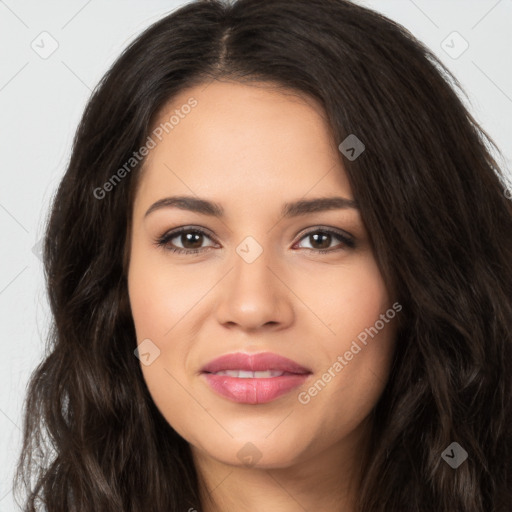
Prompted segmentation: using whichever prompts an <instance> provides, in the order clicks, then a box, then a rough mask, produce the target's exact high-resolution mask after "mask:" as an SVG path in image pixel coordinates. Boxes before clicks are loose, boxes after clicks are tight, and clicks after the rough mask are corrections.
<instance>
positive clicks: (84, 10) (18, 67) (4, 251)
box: [0, 0, 512, 512]
mask: <svg viewBox="0 0 512 512" xmlns="http://www.w3.org/2000/svg"><path fill="white" fill-rule="evenodd" d="M184 3H187V2H184V1H171V0H168V1H163V0H146V1H144V2H142V1H140V0H139V1H135V0H111V1H105V0H104V1H100V0H88V1H87V0H66V1H65V0H58V1H57V0H53V1H45V2H40V1H37V0H23V1H22V0H5V1H2V0H0V63H1V65H0V113H1V115H0V141H1V150H2V151H1V160H0V177H1V180H0V231H1V245H0V258H1V259H0V262H1V265H0V324H1V325H3V331H2V333H1V338H0V348H1V355H0V462H1V464H0V512H11V511H15V510H18V507H16V506H15V504H14V501H13V497H12V493H11V483H12V475H13V469H14V464H15V462H16V459H17V456H18V453H19V448H20V441H21V427H22V421H21V412H22V406H23V400H24V398H25V392H26V385H27V382H28V378H29V376H30V374H31V372H32V371H33V370H34V368H35V367H36V365H37V364H38V363H39V361H40V360H41V358H42V356H43V353H44V345H45V338H46V335H47V333H48V327H49V325H50V317H49V308H48V303H47V299H46V294H45V288H44V286H45V285H44V279H43V269H42V264H41V260H40V253H39V249H40V245H39V242H40V240H41V236H42V234H43V228H44V224H45V221H46V215H47V211H48V207H49V202H50V199H51V198H52V196H53V194H54V193H55V191H56V188H57V185H58V183H59V180H60V179H61V177H62V175H63V173H64V171H65V168H66V164H67V162H68V159H69V156H70V148H71V142H72V138H73V135H74V132H75V129H76V126H77V124H78V122H79V119H80V117H81V114H82V111H83V108H84V106H85V103H86V101H87V99H88V97H89V96H90V93H91V91H92V89H93V88H94V87H95V85H96V84H97V82H98V81H99V80H100V78H101V77H102V75H103V74H104V73H105V71H106V70H107V69H108V68H109V66H110V65H111V64H112V63H113V61H114V60H115V59H116V58H117V56H119V54H120V52H121V51H122V49H123V48H125V46H126V45H127V44H128V43H129V42H130V41H132V40H133V39H134V38H135V37H136V36H137V35H138V34H139V33H140V32H141V31H142V30H143V29H145V28H146V27H147V26H149V25H150V24H152V23H154V22H155V21H157V20H158V19H160V18H161V17H163V16H164V15H165V14H167V13H169V12H171V11H173V10H174V9H176V8H177V7H179V6H181V5H183V4H184ZM358 3H360V4H362V5H366V6H368V7H371V8H373V9H375V10H378V11H380V12H382V13H383V14H385V15H387V16H388V17H390V18H392V19H393V20H396V21H397V22H399V23H401V24H402V25H404V26H405V27H406V28H407V29H408V30H409V31H410V32H412V33H413V34H414V35H415V36H416V37H417V38H418V39H420V40H421V41H423V42H424V43H425V44H426V45H427V46H429V47H430V48H431V49H432V50H433V51H434V52H435V53H436V54H437V55H438V56H439V57H440V58H441V59H442V61H443V62H444V63H445V64H446V65H447V66H448V67H449V69H451V70H452V71H453V72H454V74H455V75H456V77H457V78H458V79H459V80H460V82H461V83H462V85H463V87H464V89H465V90H466V92H467V93H468V95H469V98H470V103H466V104H467V106H468V108H469V110H470V111H471V112H472V113H473V114H474V116H475V117H476V119H477V121H479V122H480V123H481V125H482V127H483V128H484V129H485V130H486V131H487V132H488V133H489V135H490V136H491V137H492V138H493V139H494V140H495V142H496V143H497V144H498V146H499V147H500V148H501V150H502V152H503V153H504V155H505V162H503V163H504V164H505V165H506V166H507V168H508V169H510V168H511V167H510V158H511V156H512V140H511V137H510V134H511V132H512V70H511V68H512V62H511V57H510V53H509V49H510V48H512V33H511V32H512V31H511V30H510V29H511V27H512V2H511V1H510V0H499V1H498V0H472V1H471V0H372V1H370V0H368V1H364V0H358ZM454 32H456V34H454ZM51 52H53V53H51ZM49 53H51V54H49ZM464 101H465V100H464ZM449 150H450V148H449V147H447V148H446V151H449ZM509 172H510V171H509Z"/></svg>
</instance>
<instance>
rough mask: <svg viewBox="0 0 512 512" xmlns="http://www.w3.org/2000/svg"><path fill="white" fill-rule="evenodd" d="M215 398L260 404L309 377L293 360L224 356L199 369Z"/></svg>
mask: <svg viewBox="0 0 512 512" xmlns="http://www.w3.org/2000/svg"><path fill="white" fill-rule="evenodd" d="M201 373H202V375H203V378H204V379H205V380H206V382H207V384H208V385H209V386H210V387H211V388H212V389H213V391H215V392H216V393H218V394H219V395H221V396H223V397H225V398H228V399H229V400H231V401H234V402H237V403H245V404H252V405H254V404H263V403H267V402H270V401H272V400H275V399H276V398H278V397H280V396H282V395H284V394H286V393H288V392H290V391H291V390H292V389H294V388H296V387H297V386H300V385H301V384H303V383H304V381H305V380H307V378H308V377H309V376H310V375H311V374H312V372H311V370H310V369H308V368H305V367H303V366H301V365H299V364H298V363H296V362H295V361H292V360H291V359H288V358H286V357H283V356H279V355H277V354H273V353H271V352H264V353H260V354H244V353H241V352H238V353H234V354H226V355H224V356H221V357H219V358H217V359H214V360H213V361H211V362H209V363H208V364H207V365H205V366H204V367H203V368H202V369H201Z"/></svg>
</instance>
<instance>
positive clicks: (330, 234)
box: [301, 229, 355, 253]
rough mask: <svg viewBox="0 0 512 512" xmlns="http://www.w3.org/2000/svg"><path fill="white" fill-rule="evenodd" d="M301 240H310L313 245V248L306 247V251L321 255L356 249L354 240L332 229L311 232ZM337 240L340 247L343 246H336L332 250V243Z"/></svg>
mask: <svg viewBox="0 0 512 512" xmlns="http://www.w3.org/2000/svg"><path fill="white" fill-rule="evenodd" d="M301 240H308V242H309V243H310V245H311V247H304V248H305V249H307V250H311V251H315V252H319V253H326V252H335V251H338V250H342V249H346V248H354V247H355V242H354V240H353V239H352V238H350V237H349V236H347V235H344V234H342V233H338V232H337V231H333V230H330V229H317V230H315V231H310V232H309V233H306V234H305V235H304V236H303V237H302V238H301ZM335 240H338V242H339V243H338V245H341V247H338V248H336V246H334V248H332V247H333V246H332V242H333V241H335Z"/></svg>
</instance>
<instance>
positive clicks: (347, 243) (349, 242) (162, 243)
mask: <svg viewBox="0 0 512 512" xmlns="http://www.w3.org/2000/svg"><path fill="white" fill-rule="evenodd" d="M184 233H195V234H201V235H204V236H206V237H208V238H210V239H212V240H213V238H212V237H211V236H210V235H209V234H208V233H207V232H206V231H204V230H203V229H201V228H190V227H189V228H187V227H184V228H179V229H177V230H176V231H170V232H168V233H165V234H164V235H162V236H161V237H158V238H157V239H156V240H155V241H154V243H155V245H156V246H157V247H159V248H161V249H163V250H164V251H171V252H173V253H178V254H196V253H199V252H203V251H204V250H207V249H211V248H212V247H202V248H199V249H182V248H181V247H170V245H169V241H170V240H172V239H173V238H176V237H177V236H179V235H182V234H184ZM318 233H321V234H324V235H334V237H336V238H338V239H339V240H340V241H341V242H342V244H343V246H344V247H341V248H338V249H310V248H309V247H305V248H303V249H305V250H307V251H311V252H315V253H320V254H326V253H332V252H338V251H342V250H345V249H346V248H348V249H354V248H355V245H356V244H355V240H354V239H353V238H351V237H349V236H347V235H344V234H342V233H341V232H339V231H335V230H333V229H327V228H325V229H324V228H316V229H314V230H311V231H308V232H307V233H304V235H302V237H301V238H300V239H299V242H300V241H301V240H302V239H304V238H306V237H307V236H310V235H312V234H318ZM213 241H215V240H213Z"/></svg>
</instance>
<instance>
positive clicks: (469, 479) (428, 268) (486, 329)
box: [14, 0, 512, 512]
mask: <svg viewBox="0 0 512 512" xmlns="http://www.w3.org/2000/svg"><path fill="white" fill-rule="evenodd" d="M215 79H217V80H220V79H224V80H232V81H237V82H239V83H256V82H261V83H264V82H265V83H269V84H274V85H277V86H278V87H279V88H281V89H282V90H283V91H295V92H297V93H301V94H305V95H307V96H308V97H312V98H314V99H316V100H318V102H319V104H320V105H321V106H322V107H323V109H324V111H325V115H326V116H327V120H328V122H329V125H330V128H331V129H332V135H333V137H334V139H335V140H336V141H337V142H338V143H341V142H342V141H343V140H344V139H345V138H346V137H347V136H348V135H349V134H355V135H356V136H357V137H358V138H359V139H360V140H361V141H363V143H364V144H365V148H366V149H365V151H364V152H363V153H362V154H361V155H360V156H359V157H358V158H357V159H355V160H349V159H348V158H346V157H345V156H344V155H342V154H341V152H340V154H339V157H340V159H341V161H342V162H343V165H344V167H345V169H346V173H347V176H348V179H349V182H350V185H351V188H352V191H353V195H354V197H355V199H356V200H357V202H358V205H359V208H360V211H361V216H362V219H363V222H364V224H365V226H366V228H367V230H368V233H369V236H370V239H371V244H372V249H373V250H374V253H375V258H376V260H377V263H378V265H379V268H380V270H381V272H382V275H383V278H384V279H385V281H386V284H387V286H388V288H389V289H390V290H393V291H394V293H396V297H397V300H398V301H399V302H400V304H402V305H403V312H402V313H401V316H402V317H403V322H402V323H401V324H400V329H399V330H398V332H397V338H396V352H395V355H394V360H393V365H392V369H391V373H390V376H389V380H388V382H387V384H386V387H385V389H384V391H383V393H382V395H381V397H380V398H379V401H378V403H377V404H376V406H375V407H374V409H373V411H372V418H373V430H372V432H371V443H370V445H371V450H370V456H369V457H368V458H367V459H366V460H365V463H364V467H363V470H362V472H361V477H360V487H359V492H358V495H357V500H358V502H357V507H358V509H357V510H358V511H363V510H364V511H365V512H384V511H387V512H389V511H393V512H401V511H407V512H427V511H428V512H431V511H432V510H436V511H439V512H443V511H464V512H490V511H493V512H505V511H507V512H508V511H510V509H511V508H512V372H511V371H510V370H511V368H510V362H511V361H512V267H511V262H512V238H511V233H512V203H511V202H510V201H509V200H508V199H507V197H506V194H505V193H504V187H505V183H506V180H507V176H506V174H505V172H504V170H503V168H501V169H500V166H499V165H498V164H497V159H496V157H493V155H492V154H493V152H494V151H496V152H499V150H498V148H497V147H496V144H495V143H494V142H493V141H492V139H491V138H490V137H489V136H488V134H487V133H486V132H485V131H484V130H483V129H482V128H481V127H480V126H479V125H478V123H477V122H476V121H475V119H474V118H473V117H472V115H471V114H470V113H469V112H468V111H467V110H466V107H465V106H464V104H463V102H462V100H461V97H460V96H459V95H458V92H462V93H464V91H463V90H462V88H461V86H460V84H459V83H458V81H457V79H456V78H455V77H454V76H453V75H452V74H451V73H450V71H449V70H448V69H446V67H445V66H444V65H443V64H442V63H441V62H440V60H439V59H438V58H437V57H436V56H435V55H434V54H433V53H432V52H431V51H430V50H429V49H428V48H427V47H426V46H424V45H423V44H422V43H420V42H419V41H418V40H416V39H415V38H414V36H413V35H412V34H411V33H410V32H408V31H407V30H406V29H404V28H403V27H402V26H400V25H399V24H397V23H395V22H393V21H391V20H389V19H388V18H386V17H385V16H383V15H381V14H378V13H377V12H374V11H372V10H369V9H367V8H364V7H361V6H359V5H357V4H354V3H351V2H349V1H347V0H272V1H270V0H269V1H262V0H239V1H234V2H229V1H228V0H225V1H221V0H213V1H208V0H202V1H195V2H191V3H188V4H186V5H184V6H182V7H180V8H179V9H177V10H175V11H174V12H172V13H171V14H169V15H167V16H166V17H164V18H163V19H161V20H160V21H158V22H157V23H155V24H153V25H152V26H151V27H149V28H148V29H146V30H145V31H144V32H143V33H142V34H141V35H140V36H139V37H138V38H137V39H136V40H134V41H133V42H132V43H131V44H130V45H129V47H128V48H127V49H125V51H124V52H123V53H122V55H121V56H120V57H119V59H118V60H117V61H116V62H115V63H114V64H113V65H112V67H111V68H110V69H109V71H108V72H107V73H106V75H105V76H104V77H103V79H102V80H101V81H100V83H99V84H98V86H97V87H96V89H95V90H94V92H93V94H92V96H91V98H90V99H89V101H88V104H87V106H86V108H85V112H84V115H83V118H82V120H81V122H80V124H79V126H78V130H77V133H76V135H75V138H74V142H73V148H72V153H71V158H70V161H69V164H68V167H67V170H66V172H65V174H64V177H63V178H62V181H61V182H60V185H59V187H58V190H57V192H56V195H55V196H54V197H53V199H52V206H51V210H50V212H49V217H48V219H47V223H46V231H45V237H44V247H43V254H44V256H43V258H44V268H45V280H46V291H47V294H48V297H49V303H50V307H51V312H52V324H51V328H50V332H49V335H48V339H47V345H46V348H45V356H44V359H43V361H42V362H41V363H40V364H39V365H38V366H37V368H36V369H35V370H34V372H33V373H32V375H31V378H30V381H29V383H28V392H27V396H26V398H25V403H24V416H23V422H24V423H23V446H22V448H21V453H20V456H19V460H18V465H17V468H16V474H15V479H14V486H15V489H16V491H19V490H20V489H21V488H22V487H23V488H24V492H27V496H26V499H25V500H24V503H23V506H24V511H26V512H32V511H35V510H38V509H37V508H36V507H37V506H38V505H39V504H44V510H45V511H47V512H63V511H66V512H92V511H95V512H96V511H98V510H101V511H102V512H113V511H116V512H119V511H121V510H123V511H129V512H142V511H147V510H148V508H150V509H151V510H152V511H153V512H164V511H167V512H168V511H184V510H187V509H189V508H194V509H196V510H200V509H201V500H200V496H201V494H200V490H201V479H200V478H199V477H198V473H197V469H196V468H195V467H194V463H193V459H192V456H191V450H190V446H189V444H188V443H187V442H186V441H185V440H184V439H183V438H182V437H181V436H180V435H178V434H177V432H176V431H175V430H174V429H173V428H172V426H170V425H169V424H168V423H167V421H166V420H165V418H164V417H163V416H162V414H161V413H160V411H159V410H158V409H157V407H156V406H155V404H154V402H153V400H152V398H151V396H150V394H149V392H148V389H147V387H146V384H145V381H144V379H143V375H142V371H141V368H140V364H139V361H138V359H137V358H136V357H135V356H134V349H135V348H136V347H137V342H136V334H135V329H134V323H133V318H132V316H131V311H130V303H129V297H128V290H127V279H126V278H127V269H128V265H129V242H130V237H131V227H130V224H131V216H132V207H133V199H134V194H135V191H136V189H137V182H138V178H139V177H140V170H141V169H142V167H143V163H144V161H145V160H144V159H141V160H140V161H139V162H137V165H135V166H133V170H131V172H128V173H127V174H126V176H125V177H124V178H123V179H122V181H121V182H120V183H118V184H116V186H115V188H114V189H113V190H111V191H110V192H109V193H108V194H105V195H104V197H103V198H98V197H96V195H95V193H94V192H93V191H94V190H95V189H97V188H98V187H101V186H103V184H105V183H107V182H109V180H110V179H111V177H112V175H113V174H114V173H115V171H116V170H117V169H119V168H121V167H122V166H123V165H124V164H125V163H126V162H127V161H129V160H130V158H132V157H133V155H134V152H136V151H137V150H138V149H139V148H140V147H141V146H143V145H144V144H145V142H146V140H147V137H148V135H149V134H150V133H151V132H150V130H151V129H152V127H153V124H154V122H155V119H156V117H157V115H158V114H159V112H161V111H162V108H164V106H166V105H167V104H168V103H169V102H170V101H172V99H173V98H174V97H175V96H176V95H177V94H178V93H180V92H181V91H184V90H186V89H187V88H189V87H192V86H194V85H198V84H201V83H205V84H206V83H208V82H209V81H211V80H215ZM191 115H193V113H192V114H191ZM184 122H186V121H184ZM500 154H501V153H500ZM452 442H457V443H459V444H460V445H461V446H462V447H463V448H464V449H465V450H466V451H467V453H468V459H467V460H466V461H465V462H464V463H463V464H462V465H460V466H459V467H458V468H457V469H453V468H452V467H450V466H449V465H448V464H447V463H446V462H445V461H444V460H443V459H442V458H441V454H442V453H443V451H444V450H445V449H446V448H447V447H448V446H449V445H450V444H451V443H452Z"/></svg>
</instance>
